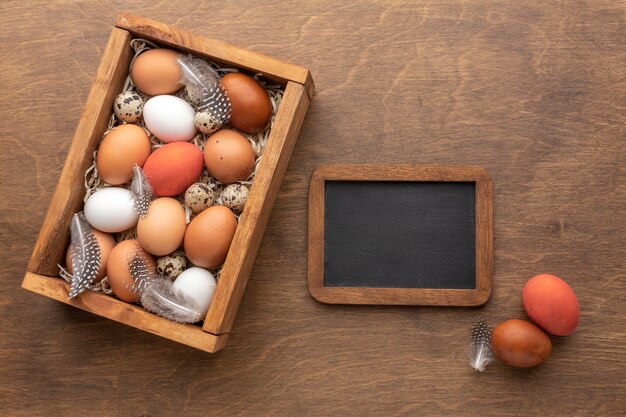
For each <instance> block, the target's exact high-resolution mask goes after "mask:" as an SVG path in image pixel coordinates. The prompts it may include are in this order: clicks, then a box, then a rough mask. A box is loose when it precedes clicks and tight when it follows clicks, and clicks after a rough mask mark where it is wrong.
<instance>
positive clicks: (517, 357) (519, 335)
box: [491, 320, 552, 368]
mask: <svg viewBox="0 0 626 417" xmlns="http://www.w3.org/2000/svg"><path fill="white" fill-rule="evenodd" d="M491 348H492V349H493V352H494V353H495V355H496V357H497V358H498V359H500V360H501V361H502V362H504V363H506V364H507V365H510V366H514V367H516V368H530V367H533V366H537V365H539V364H540V363H542V362H543V361H545V360H546V359H547V358H548V356H550V353H551V352H552V342H550V338H549V337H548V335H546V334H545V333H544V332H543V330H541V329H540V328H539V327H537V326H535V325H534V324H532V323H530V322H528V321H525V320H507V321H505V322H502V323H500V324H499V325H498V327H496V328H495V329H494V331H493V335H492V337H491Z"/></svg>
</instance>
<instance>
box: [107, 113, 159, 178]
mask: <svg viewBox="0 0 626 417" xmlns="http://www.w3.org/2000/svg"><path fill="white" fill-rule="evenodd" d="M149 155H150V139H149V138H148V135H147V134H146V132H145V131H144V130H143V129H142V128H140V127H139V126H137V125H133V124H124V125H120V126H118V127H116V128H115V129H113V130H111V131H110V132H109V133H107V135H106V136H105V137H104V139H102V142H101V143H100V147H99V148H98V155H97V157H96V167H97V169H98V175H99V176H100V178H102V180H103V181H104V182H106V183H107V184H111V185H120V184H124V183H125V182H127V181H130V179H131V178H132V177H133V167H134V166H135V164H137V165H139V166H143V164H144V162H145V161H146V159H148V156H149Z"/></svg>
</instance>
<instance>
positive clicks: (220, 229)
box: [184, 206, 237, 268]
mask: <svg viewBox="0 0 626 417" xmlns="http://www.w3.org/2000/svg"><path fill="white" fill-rule="evenodd" d="M236 229H237V218H236V217H235V215H234V214H233V212H232V211H231V210H230V209H229V208H228V207H224V206H213V207H209V208H208V209H206V210H204V211H203V212H201V213H200V214H198V215H197V216H196V217H194V219H193V220H192V221H191V223H189V225H188V226H187V232H186V233H185V239H184V247H185V254H186V255H187V258H188V259H189V260H190V261H191V263H193V264H194V265H196V266H199V267H202V268H215V267H216V266H219V265H221V264H222V263H223V262H224V260H225V259H226V255H227V254H228V250H229V249H230V244H231V242H232V240H233V236H235V230H236Z"/></svg>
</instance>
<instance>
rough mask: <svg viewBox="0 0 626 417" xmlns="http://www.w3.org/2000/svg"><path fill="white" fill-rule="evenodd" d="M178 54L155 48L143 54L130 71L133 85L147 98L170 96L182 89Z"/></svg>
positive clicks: (169, 50)
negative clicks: (147, 96) (161, 95)
mask: <svg viewBox="0 0 626 417" xmlns="http://www.w3.org/2000/svg"><path fill="white" fill-rule="evenodd" d="M177 59H178V53H177V52H175V51H172V50H171V49H164V48H157V49H150V50H149V51H146V52H143V53H142V54H141V55H139V56H138V57H137V59H135V62H133V66H132V68H131V69H130V76H131V78H132V80H133V84H135V86H136V87H137V88H138V89H139V90H140V91H142V92H143V93H145V94H147V95H149V96H156V95H160V94H171V93H174V92H176V91H178V90H179V89H180V88H181V87H182V83H181V79H182V72H181V69H180V66H179V65H178V63H177V62H176V60H177Z"/></svg>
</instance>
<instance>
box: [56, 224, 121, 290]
mask: <svg viewBox="0 0 626 417" xmlns="http://www.w3.org/2000/svg"><path fill="white" fill-rule="evenodd" d="M92 231H93V234H94V236H95V237H96V240H97V241H98V246H99V247H100V268H99V269H98V275H96V279H95V281H94V282H100V281H101V280H102V278H104V277H105V276H106V273H107V260H108V259H109V254H110V253H111V250H112V249H113V247H114V246H115V239H114V238H113V236H112V235H110V234H109V233H104V232H101V231H99V230H95V229H93V230H92ZM71 249H72V248H71V246H70V247H68V248H67V253H66V254H65V265H67V270H68V272H69V273H70V274H72V273H74V267H73V265H72V250H71Z"/></svg>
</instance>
